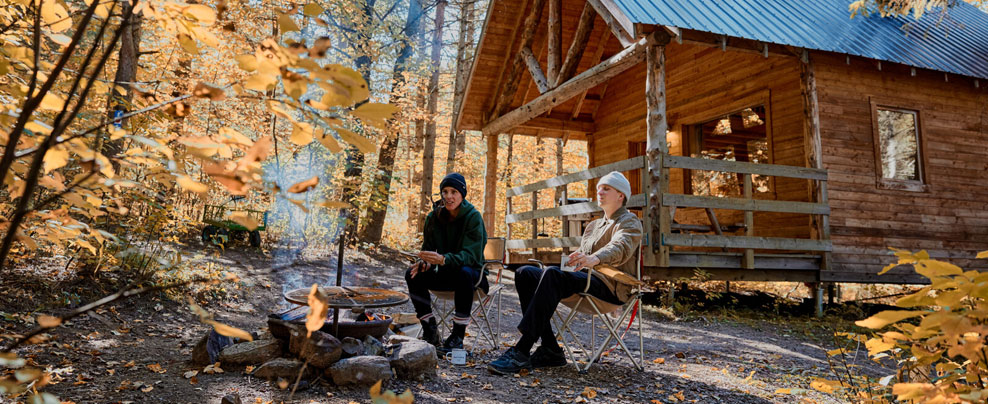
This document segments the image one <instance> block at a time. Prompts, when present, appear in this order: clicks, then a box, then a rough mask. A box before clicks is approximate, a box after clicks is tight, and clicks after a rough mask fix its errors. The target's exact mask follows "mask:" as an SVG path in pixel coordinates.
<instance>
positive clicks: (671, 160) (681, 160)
mask: <svg viewBox="0 0 988 404" xmlns="http://www.w3.org/2000/svg"><path fill="white" fill-rule="evenodd" d="M665 165H666V167H671V168H685V169H690V170H706V171H725V172H729V173H739V174H758V175H768V176H773V177H789V178H803V179H808V180H826V179H827V170H823V169H817V168H806V167H797V166H785V165H778V164H758V163H748V162H744V161H729V160H711V159H701V158H695V157H686V156H666V158H665Z"/></svg>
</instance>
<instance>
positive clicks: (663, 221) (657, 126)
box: [645, 34, 671, 267]
mask: <svg viewBox="0 0 988 404" xmlns="http://www.w3.org/2000/svg"><path fill="white" fill-rule="evenodd" d="M667 43H669V35H668V34H666V35H663V36H662V37H661V38H659V39H653V40H650V41H648V43H647V44H646V46H645V53H646V55H645V64H646V67H645V72H646V77H645V104H646V107H647V110H648V111H647V115H646V120H645V126H646V139H647V141H646V156H647V159H648V161H647V162H648V179H649V180H648V185H649V186H648V218H649V221H648V225H649V228H648V229H646V234H647V235H648V242H649V244H650V245H649V246H648V248H646V249H645V250H646V251H647V252H651V255H653V256H654V257H652V258H653V260H652V262H655V263H656V264H657V265H658V266H660V267H668V266H669V247H667V246H664V245H662V234H665V233H669V232H670V231H671V218H670V217H669V209H666V207H665V206H663V205H662V195H663V194H665V193H666V192H668V191H669V169H668V168H665V167H663V159H664V158H665V156H667V155H668V154H669V145H668V144H667V143H666V131H667V130H668V127H669V123H668V120H667V118H666V83H665V73H666V71H665V69H666V66H665V65H666V57H665V45H666V44H667Z"/></svg>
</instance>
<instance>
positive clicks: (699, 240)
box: [662, 233, 833, 251]
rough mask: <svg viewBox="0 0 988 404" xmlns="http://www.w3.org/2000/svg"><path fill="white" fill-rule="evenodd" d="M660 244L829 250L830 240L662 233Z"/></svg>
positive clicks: (830, 247)
mask: <svg viewBox="0 0 988 404" xmlns="http://www.w3.org/2000/svg"><path fill="white" fill-rule="evenodd" d="M662 245H665V246H677V247H722V248H755V249H765V250H799V251H831V250H833V246H832V245H831V244H830V241H829V240H827V241H824V240H808V239H804V238H781V237H744V236H711V235H707V234H672V233H663V234H662Z"/></svg>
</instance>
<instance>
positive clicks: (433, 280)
mask: <svg viewBox="0 0 988 404" xmlns="http://www.w3.org/2000/svg"><path fill="white" fill-rule="evenodd" d="M481 277H483V279H480V278H481ZM478 279H480V286H479V288H480V289H482V290H483V291H484V293H487V291H489V290H490V284H489V283H488V282H487V277H485V276H483V272H481V270H479V269H476V268H471V267H459V268H456V267H451V266H445V267H439V270H438V271H432V270H429V271H425V272H419V273H418V274H417V275H415V277H414V278H412V271H411V270H410V269H409V270H406V271H405V283H407V284H408V295H409V297H411V299H412V306H415V314H416V315H417V316H418V318H419V319H421V320H428V319H429V318H432V300H431V295H430V294H429V290H439V291H446V292H453V322H454V323H456V324H467V323H469V322H470V309H471V307H473V293H474V285H476V284H477V280H478Z"/></svg>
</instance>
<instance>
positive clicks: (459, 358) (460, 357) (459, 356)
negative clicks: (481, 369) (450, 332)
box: [446, 348, 467, 365]
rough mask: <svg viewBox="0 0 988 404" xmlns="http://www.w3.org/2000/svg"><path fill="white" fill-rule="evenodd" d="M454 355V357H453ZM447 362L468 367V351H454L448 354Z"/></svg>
mask: <svg viewBox="0 0 988 404" xmlns="http://www.w3.org/2000/svg"><path fill="white" fill-rule="evenodd" d="M451 355H452V356H451ZM446 360H448V361H449V362H450V363H452V364H454V365H466V364H467V350H466V349H458V348H456V349H453V350H452V351H450V352H446Z"/></svg>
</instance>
